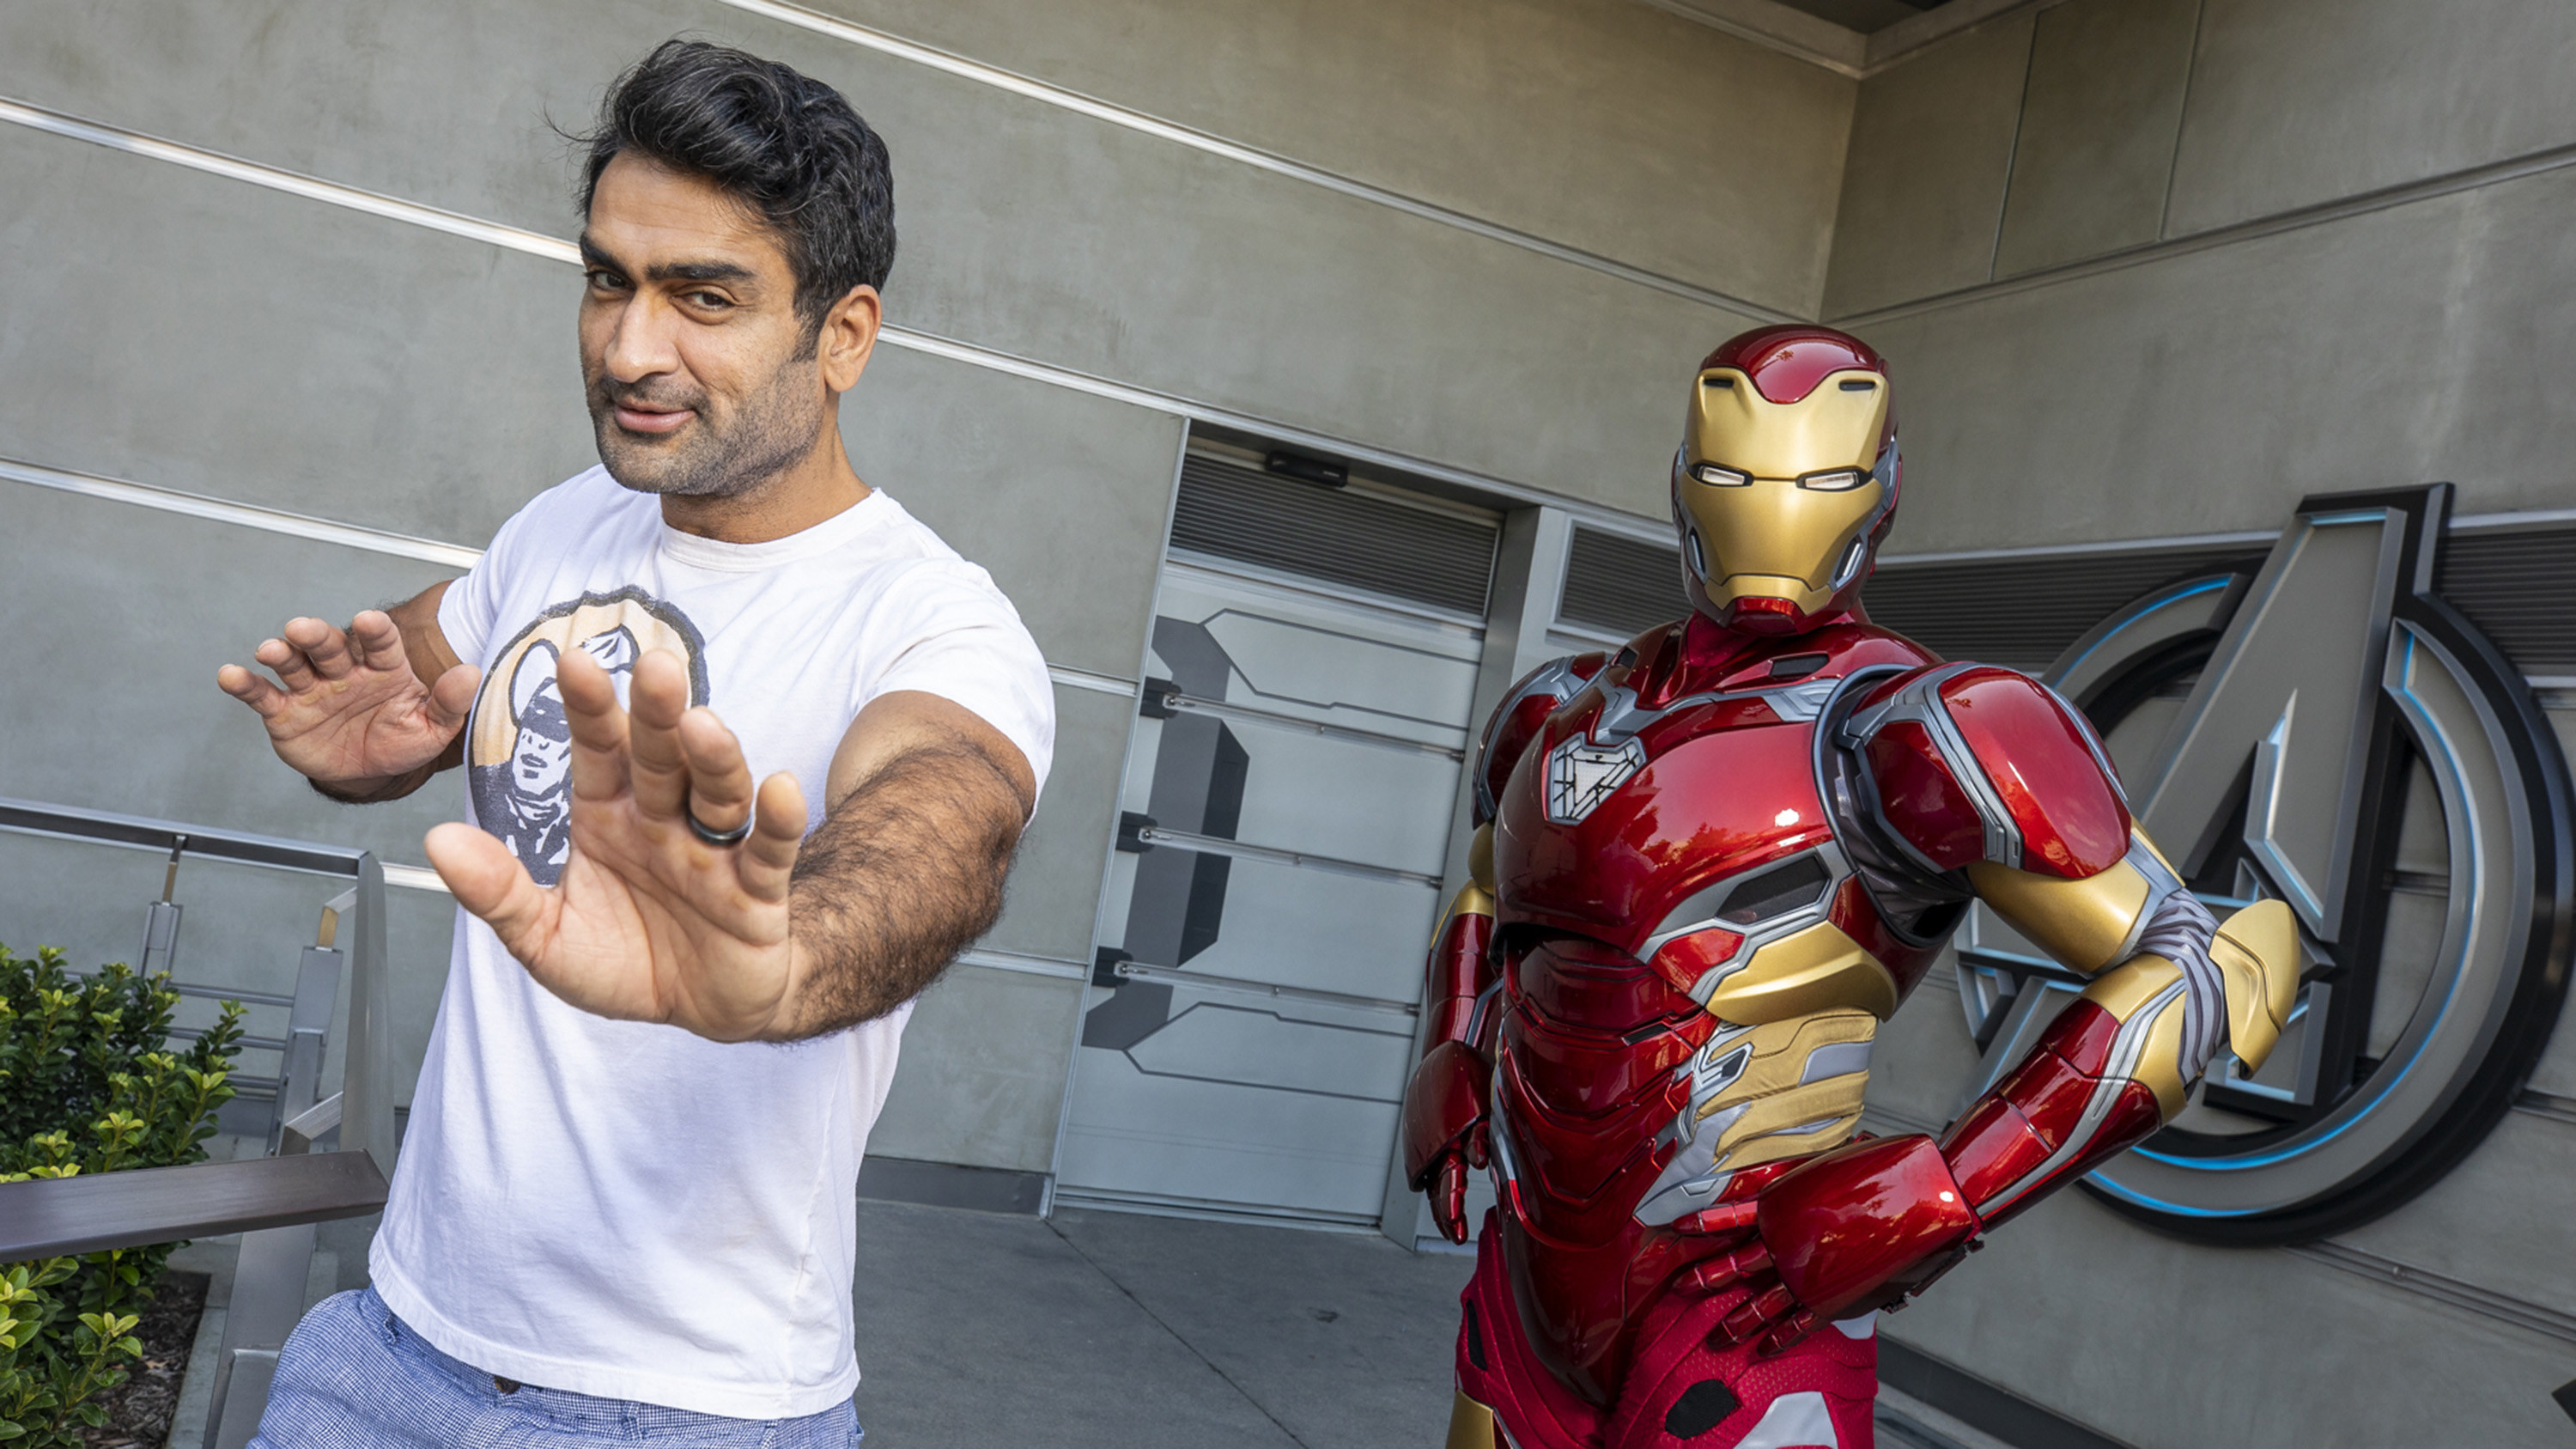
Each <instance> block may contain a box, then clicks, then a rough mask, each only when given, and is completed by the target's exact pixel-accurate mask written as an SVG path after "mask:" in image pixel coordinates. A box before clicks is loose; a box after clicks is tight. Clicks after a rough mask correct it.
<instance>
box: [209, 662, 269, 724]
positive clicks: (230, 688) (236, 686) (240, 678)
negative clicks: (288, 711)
mask: <svg viewBox="0 0 2576 1449" xmlns="http://www.w3.org/2000/svg"><path fill="white" fill-rule="evenodd" d="M215 688H217V689H220V690H222V691H223V692H224V693H226V694H229V695H231V696H232V697H233V698H235V699H238V700H240V701H241V702H242V703H244V704H246V705H249V706H250V707H251V708H252V709H254V710H257V711H258V712H259V717H260V718H261V719H273V718H275V717H276V715H277V712H278V711H279V710H282V709H284V708H286V691H285V690H282V689H280V688H278V687H277V686H276V685H274V684H271V683H269V682H268V681H267V680H265V679H262V678H260V677H259V676H258V675H256V674H253V673H251V672H250V671H249V670H247V669H244V668H242V667H241V666H240V665H238V664H227V665H225V666H224V667H223V668H221V669H218V670H216V671H215Z"/></svg>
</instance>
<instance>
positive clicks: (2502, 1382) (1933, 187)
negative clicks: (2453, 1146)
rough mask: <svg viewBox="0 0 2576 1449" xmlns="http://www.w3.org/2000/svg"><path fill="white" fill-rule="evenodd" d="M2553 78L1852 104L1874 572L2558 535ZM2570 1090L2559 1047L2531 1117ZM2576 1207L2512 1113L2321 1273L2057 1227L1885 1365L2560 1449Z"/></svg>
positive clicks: (1879, 82)
mask: <svg viewBox="0 0 2576 1449" xmlns="http://www.w3.org/2000/svg"><path fill="white" fill-rule="evenodd" d="M2572 60H2576V10H2570V9H2569V8H2568V7H2566V6H2564V5H2560V4H2556V3H2553V0H2474V3H2464V4H2456V5H2441V6H2423V5H2416V4H2411V3H2405V0H2336V3H2327V0H2068V3H2064V4H2059V5H2054V6H2045V7H2033V8H2025V9H2022V10H2018V11H2015V12H2014V13H2012V14H2009V15H2007V16H2004V17H2002V18H1999V19H1997V20H1995V21H1992V22H1990V23H1988V24H1986V25H1984V26H1982V27H1980V28H1978V29H1976V30H1974V31H1971V32H1968V33H1966V34H1964V35H1962V36H1959V37H1957V38H1955V39H1952V40H1950V41H1948V42H1946V43H1944V44H1942V45H1940V46H1937V47H1935V48H1933V49H1931V50H1929V51H1926V52H1924V53H1922V54H1920V55H1919V56H1917V57H1915V58H1913V59H1911V60H1909V61H1907V62H1906V63H1904V64H1902V65H1899V66H1898V67H1896V68H1895V69H1892V70H1889V71H1887V72H1884V73H1882V74H1880V75H1877V76H1874V77H1872V78H1871V79H1869V80H1867V81H1865V82H1863V84H1862V87H1861V93H1860V99H1859V103H1858V108H1857V111H1856V113H1855V119H1854V123H1853V135H1854V141H1853V148H1852V152H1851V155H1850V157H1849V159H1848V163H1847V165H1846V169H1845V180H1844V195H1843V204H1842V209H1841V214H1842V220H1841V224H1840V226H1839V228H1838V230H1837V232H1836V235H1835V238H1834V250H1833V263H1832V266H1831V269H1830V271H1829V274H1828V278H1827V283H1826V288H1825V305H1824V315H1825V316H1826V317H1827V318H1829V319H1830V320H1833V321H1835V322H1837V323H1838V324H1840V325H1845V326H1849V327H1851V328H1853V329H1854V330H1856V331H1858V332H1860V333H1861V334H1862V335H1863V336H1866V337H1868V338H1869V339H1870V340H1871V341H1873V342H1874V343H1875V344H1876V345H1877V346H1878V347H1880V348H1881V349H1882V350H1883V351H1885V352H1886V353H1887V355H1888V356H1889V358H1890V359H1891V362H1892V364H1893V367H1894V369H1895V375H1896V377H1897V379H1898V389H1899V395H1900V404H1899V406H1900V409H1901V412H1902V416H1903V418H1904V430H1905V431H1904V438H1905V443H1906V462H1907V469H1906V478H1907V499H1906V505H1905V508H1906V511H1905V514H1904V515H1903V516H1902V517H1901V519H1900V521H1899V523H1898V532H1897V536H1896V541H1895V543H1894V546H1893V547H1894V550H1895V551H1897V552H1922V551H1932V550H1943V549H1972V548H1995V547H2009V546H2013V545H2024V544H2030V545H2036V544H2059V543H2076V542H2095V541H2112V540H2119V539H2127V538H2146V537H2154V536H2158V535H2173V534H2184V533H2202V532H2211V531H2218V530H2233V529H2264V530H2269V529H2272V528H2276V527H2278V526H2279V524H2280V522H2281V520H2282V519H2283V517H2284V515H2285V514H2286V513H2287V511H2288V510H2289V508H2290V507H2291V506H2292V505H2293V504H2294V503H2295V502H2296V501H2297V499H2298V498H2299V497H2300V496H2301V495H2303V494H2305V493H2309V492H2313V491H2322V490H2328V489H2340V488H2360V487H2374V486H2388V485H2399V484H2409V483H2418V482H2422V481H2426V480H2428V479H2432V478H2448V479H2453V480H2456V481H2457V482H2458V483H2459V484H2460V489H2461V492H2460V499H2459V506H2460V508H2461V509H2462V510H2463V511H2465V512H2490V511H2498V510H2507V509H2523V508H2565V507H2568V506H2570V505H2576V484H2571V480H2570V478H2569V476H2568V473H2567V470H2566V467H2565V463H2564V459H2565V456H2566V452H2567V447H2568V444H2569V441H2570V438H2571V436H2576V432H2572V431H2571V429H2576V404H2571V402H2570V400H2569V398H2568V395H2567V392H2566V389H2564V388H2563V387H2558V386H2555V385H2554V380H2555V379H2556V378H2558V377H2560V376H2563V375H2564V374H2565V373H2566V372H2567V371H2568V369H2569V367H2570V365H2571V363H2576V326H2570V325H2569V324H2570V322H2571V321H2576V317H2571V302H2570V300H2569V299H2570V298H2571V297H2576V246H2571V243H2570V241H2569V235H2570V229H2569V227H2568V226H2567V220H2566V219H2567V218H2568V217H2569V216H2570V215H2576V170H2570V169H2567V163H2568V162H2569V161H2570V160H2576V99H2571V97H2570V93H2569V91H2568V90H2567V88H2566V87H2565V86H2564V85H2563V84H2558V83H2556V81H2555V79H2554V78H2556V77H2560V76H2563V75H2564V74H2565V73H2566V68H2567V66H2568V64H2569V63H2570V62H2571V61H2572ZM2557 718H2558V720H2559V721H2560V728H2561V731H2562V734H2564V733H2566V731H2567V728H2568V726H2567V721H2568V716H2566V715H2564V714H2561V715H2558V716H2557ZM1923 996H1924V998H1925V999H1924V1000H1921V1001H1918V1002H1917V1003H1916V1004H1915V1005H1914V1006H1913V1007H1911V1008H1910V1009H1909V1010H1908V1012H1907V1013H1906V1014H1905V1015H1904V1016H1903V1017H1901V1018H1899V1020H1898V1022H1897V1023H1896V1024H1895V1025H1894V1026H1893V1027H1892V1028H1891V1030H1890V1034H1889V1037H1888V1039H1887V1047H1886V1050H1885V1052H1884V1053H1883V1054H1882V1057H1881V1060H1880V1067H1881V1071H1880V1076H1879V1080H1878V1081H1877V1082H1875V1083H1874V1084H1873V1089H1872V1096H1873V1102H1874V1106H1875V1110H1876V1111H1878V1112H1879V1113H1880V1114H1882V1118H1883V1121H1884V1122H1885V1124H1886V1125H1887V1126H1888V1127H1889V1128H1891V1129H1902V1128H1903V1127H1905V1126H1906V1125H1908V1124H1910V1125H1912V1126H1915V1127H1920V1126H1928V1125H1935V1124H1938V1123H1940V1122H1942V1121H1944V1120H1946V1119H1947V1116H1948V1114H1949V1113H1950V1112H1951V1111H1952V1110H1953V1109H1954V1108H1955V1106H1956V1105H1957V1101H1958V1095H1959V1091H1960V1088H1961V1085H1962V1084H1963V1083H1964V1082H1965V1081H1966V1080H1967V1079H1968V1072H1969V1068H1970V1067H1971V1066H1972V1059H1971V1054H1970V1052H1969V1049H1968V1046H1967V1042H1966V1038H1965V1033H1964V1031H1963V1029H1962V1027H1961V1025H1960V1022H1959V1019H1958V1017H1957V1016H1956V1015H1955V1014H1954V1013H1955V1011H1956V1008H1957V1003H1956V1000H1955V998H1954V997H1952V996H1950V995H1948V994H1946V993H1944V992H1940V991H1935V990H1931V989H1927V990H1926V991H1925V992H1924V993H1923ZM2570 1080H2576V1042H2571V1041H2570V1033H2567V1032H2565V1031H2564V1030H2562V1031H2561V1032H2560V1034H2559V1037H2558V1040H2557V1042H2556V1043H2555V1045H2554V1046H2553V1049H2552V1053H2551V1055H2550V1057H2549V1058H2548V1060H2547V1061H2546V1062H2545V1063H2544V1065H2543V1066H2542V1068H2541V1069H2540V1072H2539V1073H2538V1075H2537V1076H2536V1077H2535V1079H2534V1081H2533V1083H2532V1085H2533V1086H2534V1087H2535V1088H2536V1089H2538V1090H2540V1091H2542V1092H2546V1093H2551V1094H2560V1093H2564V1092H2565V1091H2566V1087H2565V1085H2563V1084H2565V1083H2567V1082H2569V1081H2570ZM2553 1084H2559V1085H2553ZM2571 1174H2576V1126H2570V1125H2569V1122H2568V1120H2567V1118H2566V1117H2565V1115H2564V1114H2563V1113H2562V1114H2557V1115H2552V1114H2550V1113H2548V1112H2546V1111H2518V1112H2515V1113H2513V1114H2511V1115H2510V1116H2509V1117H2508V1118H2507V1120H2506V1121H2505V1123H2504V1125H2503V1126H2502V1127H2501V1128H2500V1129H2498V1131H2497V1132H2496V1133H2495V1135H2494V1136H2493V1137H2492V1138H2490V1139H2489V1140H2488V1141H2487V1142H2486V1143H2485V1144H2484V1145H2483V1146H2482V1147H2481V1148H2480V1149H2479V1150H2478V1151H2477V1152H2476V1154H2475V1155H2473V1156H2472V1157H2471V1158H2470V1159H2469V1161H2468V1162H2467V1163H2466V1164H2465V1165H2464V1166H2463V1167H2462V1168H2461V1169H2459V1170H2458V1171H2457V1172H2456V1173H2454V1174H2453V1175H2452V1176H2451V1177H2450V1178H2449V1179H2447V1180H2446V1181H2444V1182H2443V1183H2441V1184H2440V1185H2439V1186H2437V1187H2436V1188H2435V1189H2434V1190H2433V1191H2431V1192H2430V1193H2428V1194H2427V1195H2425V1196H2424V1197H2423V1198H2421V1199H2419V1200H2417V1201H2416V1202H2415V1203H2413V1204H2411V1205H2410V1206H2408V1207H2406V1208H2405V1209H2403V1210H2401V1211H2400V1212H2398V1213H2397V1214H2396V1215H2395V1216H2393V1217H2390V1218H2388V1219H2386V1220H2384V1221H2382V1222H2380V1223H2377V1224H2374V1225H2372V1226H2370V1227H2368V1228H2365V1229H2362V1230H2360V1231H2358V1232H2354V1233H2350V1234H2347V1235H2345V1236H2344V1238H2342V1239H2341V1240H2339V1242H2338V1243H2337V1244H2336V1245H2335V1249H2336V1250H2350V1251H2349V1252H2348V1253H2345V1254H2344V1256H2342V1257H2340V1258H2338V1257H2336V1256H2335V1254H2334V1252H2333V1251H2330V1252H2328V1253H2325V1254H2319V1253H2301V1252H2297V1251H2290V1250H2278V1249H2272V1250H2259V1251H2216V1250H2210V1249H2204V1248H2193V1247H2188V1246H2185V1245H2182V1244H2179V1243H2175V1242H2172V1241H2170V1240H2166V1239H2163V1238H2159V1237H2156V1236H2154V1235H2152V1234H2149V1233H2147V1232H2145V1231H2144V1230H2142V1229H2140V1228H2138V1227H2136V1226H2134V1225H2133V1224H2131V1223H2130V1222H2129V1221H2127V1220H2126V1219H2123V1218H2119V1217H2116V1216H2114V1215H2113V1214H2111V1213H2110V1212H2108V1211H2107V1210H2105V1209H2103V1208H2102V1207H2100V1206H2099V1205H2097V1204H2095V1203H2094V1202H2092V1201H2091V1200H2089V1199H2087V1198H2085V1197H2084V1196H2083V1195H2081V1194H2079V1193H2066V1194H2063V1195H2061V1196H2060V1197H2058V1198H2056V1199H2052V1200H2051V1201H2049V1202H2047V1203H2046V1204H2044V1205H2042V1206H2041V1207H2040V1208H2038V1209H2036V1210H2035V1211H2033V1212H2032V1213H2031V1214H2030V1215H2028V1216H2027V1217H2025V1218H2022V1219H2020V1220H2018V1221H2016V1222H2014V1223H2013V1224H2011V1225H2010V1226H2009V1227H2008V1228H2006V1229H2004V1230H2002V1231H2001V1232H1999V1233H1997V1234H1996V1235H1995V1236H1994V1237H1993V1238H1992V1239H1991V1240H1990V1241H1991V1247H1990V1248H1989V1250H1988V1251H1986V1252H1984V1253H1982V1254H1980V1255H1978V1256H1977V1257H1975V1258H1973V1259H1971V1260H1970V1261H1969V1262H1968V1263H1967V1264H1966V1265H1965V1266H1963V1267H1962V1268H1961V1269H1959V1270H1958V1271H1957V1272H1956V1273H1954V1274H1952V1275H1951V1276H1950V1277H1949V1278H1948V1279H1946V1280H1944V1281H1943V1282H1942V1283H1941V1284H1940V1285H1939V1286H1938V1287H1937V1288H1936V1289H1935V1290H1934V1291H1933V1292H1932V1293H1931V1294H1930V1295H1929V1296H1927V1297H1926V1298H1925V1299H1924V1300H1922V1301H1921V1302H1920V1303H1919V1304H1918V1305H1916V1306H1915V1307H1914V1308H1913V1309H1911V1310H1910V1311H1908V1312H1907V1313H1905V1314H1904V1315H1902V1316H1901V1317H1898V1318H1895V1319H1892V1320H1890V1321H1889V1324H1888V1327H1887V1332H1888V1333H1889V1334H1891V1335H1892V1336H1894V1337H1896V1338H1899V1339H1902V1340H1904V1341H1906V1342H1908V1343H1911V1344H1914V1345H1916V1346H1918V1347H1921V1348H1923V1349H1924V1350H1926V1351H1928V1352H1931V1353H1933V1354H1936V1355H1938V1356H1940V1357H1942V1358H1945V1359H1947V1360H1949V1361H1950V1362H1953V1363H1956V1364H1959V1365H1962V1366H1965V1367H1967V1368H1969V1369H1971V1370H1973V1371H1975V1372H1977V1373H1979V1374H1982V1375H1985V1376H1987V1377H1989V1378H1991V1379H1993V1380H1994V1381H1995V1382H1997V1383H2000V1384H2003V1385H2005V1386H2007V1387H2009V1388H2011V1389H2013V1390H2014V1391H2016V1392H2018V1393H2021V1394H2023V1395H2024V1396H2026V1397H2028V1398H2031V1399H2033V1400H2036V1401H2039V1402H2040V1403H2043V1404H2046V1405H2048V1406H2051V1407H2053V1408H2055V1409H2057V1410H2058V1411H2060V1412H2062V1413H2064V1414H2066V1415H2069V1416H2071V1417H2073V1418H2076V1419H2078V1420H2080V1421H2083V1422H2085V1423H2088V1424H2090V1425H2093V1426H2095V1427H2097V1428H2098V1429H2100V1430H2102V1431H2103V1432H2105V1433H2107V1434H2110V1435H2112V1436H2114V1437H2116V1438H2118V1439H2119V1440H2121V1441H2123V1442H2127V1443H2131V1444H2136V1445H2139V1446H2153V1449H2166V1446H2172V1449H2180V1446H2185V1445H2192V1446H2198V1445H2208V1444H2265V1445H2319V1446H2324V1445H2343V1444H2410V1443H2423V1444H2436V1443H2438V1444H2545V1443H2555V1442H2559V1441H2560V1440H2561V1439H2563V1438H2564V1437H2565V1436H2566V1434H2567V1433H2568V1432H2569V1431H2568V1426H2567V1423H2566V1421H2565V1417H2564V1415H2563V1414H2561V1413H2560V1411H2559V1410H2558V1409H2557V1408H2556V1407H2555V1406H2553V1405H2552V1404H2551V1403H2550V1402H2549V1401H2548V1398H2547V1394H2548V1392H2549V1390H2550V1389H2552V1388H2554V1387H2555V1386H2556V1385H2557V1384H2558V1383H2560V1382H2561V1381H2563V1380H2564V1379H2566V1378H2567V1376H2568V1373H2569V1369H2568V1367H2567V1365H2568V1353H2569V1342H2570V1338H2571V1336H2576V1317H2571V1316H2570V1315H2571V1310H2576V1279H2570V1278H2569V1276H2568V1275H2567V1274H2566V1273H2565V1272H2564V1271H2562V1268H2563V1265H2564V1263H2565V1261H2566V1253H2565V1230H2564V1223H2565V1214H2564V1203H2565V1201H2566V1195H2567V1189H2568V1185H2569V1183H2570V1181H2571ZM2408 1273H2415V1274H2423V1273H2431V1274H2438V1275H2440V1276H2441V1277H2442V1278H2444V1279H2448V1280H2451V1281H2452V1283H2453V1284H2455V1285H2457V1286H2458V1288H2459V1290H2460V1291H2457V1292H2454V1293H2452V1295H2451V1296H2450V1297H2449V1298H2448V1299H2441V1298H2436V1297H2433V1296H2428V1295H2427V1294H2426V1293H2425V1292H2422V1291H2408V1290H2407V1289H2405V1288H2403V1287H2401V1286H2400V1285H2399V1283H2398V1282H2396V1281H2392V1280H2393V1279H2396V1278H2399V1277H2402V1276H2403V1275H2406V1274H2408ZM2416 1281H2417V1282H2418V1283H2419V1284H2420V1282H2421V1281H2422V1280H2421V1279H2420V1278H2418V1279H2417V1280H2416ZM2534 1305H2536V1306H2538V1307H2539V1308H2540V1309H2541V1310H2543V1311H2542V1313H2541V1314H2540V1315H2539V1316H2538V1317H2537V1318H2535V1317H2534V1316H2532V1315H2530V1314H2528V1313H2525V1312H2523V1310H2524V1309H2525V1308H2528V1307H2530V1306H2534ZM2517 1314H2520V1315H2521V1316H2520V1317H2519V1318H2517V1317H2516V1316H2515V1315H2517ZM2550 1315H2555V1318H2554V1320H2553V1319H2551V1317H2550ZM2552 1321H2554V1322H2555V1323H2557V1324H2558V1325H2560V1327H2558V1328H2555V1329H2552V1328H2548V1327H2546V1326H2542V1325H2545V1324H2546V1323H2548V1322H2552Z"/></svg>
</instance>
